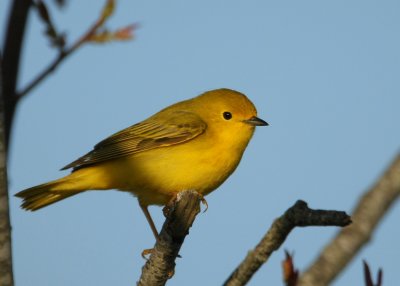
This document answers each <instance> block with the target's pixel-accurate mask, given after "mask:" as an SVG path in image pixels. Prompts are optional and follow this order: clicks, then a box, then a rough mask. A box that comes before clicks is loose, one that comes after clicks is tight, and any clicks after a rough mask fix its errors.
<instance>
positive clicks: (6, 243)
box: [0, 57, 14, 286]
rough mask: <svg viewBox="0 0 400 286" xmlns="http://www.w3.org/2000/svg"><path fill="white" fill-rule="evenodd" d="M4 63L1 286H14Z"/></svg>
mask: <svg viewBox="0 0 400 286" xmlns="http://www.w3.org/2000/svg"><path fill="white" fill-rule="evenodd" d="M3 84H4V82H3V61H2V59H1V57H0V286H12V285H13V284H14V281H13V270H12V255H11V225H10V215H9V205H8V183H7V166H6V142H5V136H4V131H5V123H4V101H3V99H4V98H3V92H4V90H3V86H4V85H3Z"/></svg>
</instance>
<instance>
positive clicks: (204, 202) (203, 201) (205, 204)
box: [200, 196, 208, 213]
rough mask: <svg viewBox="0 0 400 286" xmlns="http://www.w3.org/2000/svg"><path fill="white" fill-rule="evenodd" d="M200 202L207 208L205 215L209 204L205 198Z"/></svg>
mask: <svg viewBox="0 0 400 286" xmlns="http://www.w3.org/2000/svg"><path fill="white" fill-rule="evenodd" d="M200 201H201V203H202V204H203V205H204V206H205V209H204V211H203V213H205V212H206V211H207V210H208V203H207V201H206V199H205V198H204V197H203V196H201V198H200Z"/></svg>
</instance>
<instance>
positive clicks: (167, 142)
mask: <svg viewBox="0 0 400 286" xmlns="http://www.w3.org/2000/svg"><path fill="white" fill-rule="evenodd" d="M206 128H207V124H206V123H205V122H204V121H203V120H202V119H201V118H200V117H199V116H198V115H196V114H194V113H191V112H186V111H176V112H174V113H172V115H170V116H168V119H165V118H163V117H162V116H158V117H157V116H153V117H151V118H149V119H147V120H145V121H142V122H140V123H138V124H135V125H132V126H130V127H128V128H126V129H124V130H121V131H120V132H117V133H115V134H114V135H111V136H110V137H108V138H106V139H104V140H103V141H101V142H100V143H98V144H97V145H96V146H95V147H94V149H93V150H92V151H90V152H89V153H87V154H86V155H84V156H82V157H80V158H78V159H77V160H75V161H73V162H72V163H70V164H68V165H66V166H65V167H63V168H62V169H61V170H66V169H69V168H74V169H78V168H81V167H83V166H87V165H92V164H95V163H100V162H103V161H107V160H112V159H116V158H120V157H123V156H127V155H132V154H136V153H140V152H144V151H147V150H151V149H155V148H160V147H166V146H172V145H176V144H180V143H183V142H186V141H189V140H191V139H193V138H195V137H197V136H199V135H200V134H202V133H203V132H204V131H205V130H206Z"/></svg>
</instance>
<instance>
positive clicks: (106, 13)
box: [18, 0, 136, 99]
mask: <svg viewBox="0 0 400 286" xmlns="http://www.w3.org/2000/svg"><path fill="white" fill-rule="evenodd" d="M114 5H115V4H114V1H112V0H108V1H107V2H106V5H105V6H104V8H103V11H102V12H101V14H100V16H99V18H98V19H97V20H96V22H95V23H94V24H93V25H92V26H91V27H89V29H88V30H87V31H86V32H85V33H83V35H82V36H81V37H80V38H78V40H76V41H75V43H73V44H72V45H71V46H70V47H69V48H66V49H65V48H64V49H62V50H60V52H59V54H58V56H57V57H56V59H55V60H54V61H53V62H52V63H50V64H49V65H48V66H47V67H46V68H45V69H44V70H43V71H42V72H41V73H40V74H39V75H38V76H37V77H36V78H35V79H33V80H32V82H31V83H29V84H28V85H27V86H26V87H25V88H24V89H23V90H22V91H20V92H19V93H18V99H19V98H22V97H23V96H25V95H26V94H27V93H29V92H30V91H31V90H32V89H33V88H34V87H36V86H37V85H38V84H39V83H41V82H42V81H43V80H44V79H45V78H46V77H47V76H48V75H49V74H51V73H52V72H53V71H54V70H55V69H56V68H57V67H58V66H59V64H60V63H62V62H63V61H64V60H65V59H66V58H68V57H69V56H70V55H72V54H73V53H74V52H75V51H76V50H77V49H78V48H79V47H81V46H82V45H83V44H84V43H86V42H88V41H91V39H92V38H93V37H95V36H96V34H97V33H98V30H99V29H100V28H102V27H103V25H104V23H105V22H106V20H107V19H108V18H109V17H110V16H111V14H112V13H113V10H114ZM128 27H131V26H128ZM135 27H136V26H135ZM132 29H133V28H132ZM132 29H131V30H130V31H132ZM125 39H128V37H125ZM91 42H93V41H91Z"/></svg>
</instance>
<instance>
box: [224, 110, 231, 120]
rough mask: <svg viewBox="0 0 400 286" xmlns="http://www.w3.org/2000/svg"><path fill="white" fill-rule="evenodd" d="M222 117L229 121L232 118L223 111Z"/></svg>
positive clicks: (228, 113)
mask: <svg viewBox="0 0 400 286" xmlns="http://www.w3.org/2000/svg"><path fill="white" fill-rule="evenodd" d="M222 116H223V117H224V118H225V119H226V120H229V119H231V118H232V113H230V112H228V111H225V112H224V113H222Z"/></svg>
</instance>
